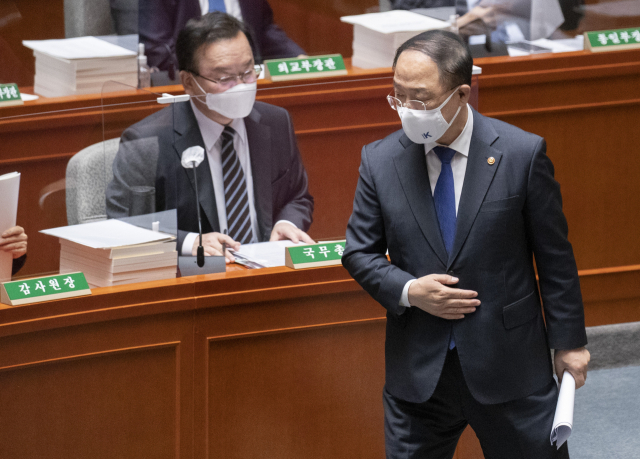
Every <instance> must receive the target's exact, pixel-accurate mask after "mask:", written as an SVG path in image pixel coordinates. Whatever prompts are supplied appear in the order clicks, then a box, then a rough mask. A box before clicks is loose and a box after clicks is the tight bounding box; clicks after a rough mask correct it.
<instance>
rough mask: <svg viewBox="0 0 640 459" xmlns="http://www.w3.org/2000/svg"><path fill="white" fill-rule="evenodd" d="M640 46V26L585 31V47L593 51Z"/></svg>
mask: <svg viewBox="0 0 640 459" xmlns="http://www.w3.org/2000/svg"><path fill="white" fill-rule="evenodd" d="M634 48H640V27H635V28H633V29H617V30H601V31H596V32H585V33H584V49H589V50H591V51H592V52H596V53H597V52H602V51H618V50H621V49H634Z"/></svg>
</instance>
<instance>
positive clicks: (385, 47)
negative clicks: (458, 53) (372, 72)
mask: <svg viewBox="0 0 640 459" xmlns="http://www.w3.org/2000/svg"><path fill="white" fill-rule="evenodd" d="M340 20H341V21H342V22H346V23H348V24H353V56H352V58H351V64H352V65H353V66H354V67H360V68H365V69H366V68H378V67H391V65H392V64H393V58H394V56H395V53H396V50H397V49H398V47H400V45H402V44H403V43H404V42H405V41H407V40H408V39H409V38H411V37H413V36H415V35H418V34H419V33H421V32H425V31H427V30H431V29H445V28H447V27H449V23H447V22H445V21H440V20H438V19H434V18H430V17H428V16H424V15H422V14H418V13H412V12H411V11H405V10H392V11H385V12H384V13H370V14H360V15H357V16H343V17H341V18H340Z"/></svg>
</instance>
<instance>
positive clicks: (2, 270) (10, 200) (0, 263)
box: [0, 172, 20, 282]
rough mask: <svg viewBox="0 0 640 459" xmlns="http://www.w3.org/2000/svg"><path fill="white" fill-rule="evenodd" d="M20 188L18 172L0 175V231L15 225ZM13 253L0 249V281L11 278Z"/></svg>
mask: <svg viewBox="0 0 640 459" xmlns="http://www.w3.org/2000/svg"><path fill="white" fill-rule="evenodd" d="M19 189H20V173H18V172H12V173H10V174H5V175H2V176H0V196H2V205H0V233H2V232H4V231H6V230H8V229H9V228H11V227H13V226H16V216H17V213H18V191H19ZM12 266H13V254H12V253H11V252H4V251H0V282H6V281H10V280H11V268H12Z"/></svg>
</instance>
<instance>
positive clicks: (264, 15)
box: [138, 0, 304, 78]
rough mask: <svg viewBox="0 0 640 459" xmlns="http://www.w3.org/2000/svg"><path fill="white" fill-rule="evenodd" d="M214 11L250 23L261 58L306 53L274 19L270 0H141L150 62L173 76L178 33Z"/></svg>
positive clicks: (141, 29)
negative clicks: (189, 21)
mask: <svg viewBox="0 0 640 459" xmlns="http://www.w3.org/2000/svg"><path fill="white" fill-rule="evenodd" d="M212 11H222V12H226V13H229V14H230V15H231V16H233V17H235V18H236V19H238V20H240V21H243V22H244V23H245V24H246V25H247V26H248V27H249V29H250V30H251V32H252V33H253V38H254V40H255V42H254V45H255V48H254V54H255V55H256V56H259V60H258V62H262V59H275V58H282V57H296V56H299V55H301V54H304V50H303V49H302V48H301V47H300V46H298V45H297V44H296V43H295V42H294V41H293V40H291V38H289V37H288V36H287V34H286V33H285V32H284V31H283V30H282V29H281V28H280V27H278V25H277V24H275V23H274V22H273V11H272V10H271V6H270V5H269V2H268V1H267V0H224V1H223V0H140V1H139V15H138V21H139V27H138V31H139V35H140V42H141V43H144V46H145V53H146V55H147V58H148V62H149V65H150V66H151V67H158V68H159V69H160V70H167V71H169V74H170V77H171V78H173V71H174V66H175V65H176V53H177V50H176V43H177V37H178V33H179V32H180V30H182V29H183V28H184V26H185V24H186V23H187V21H188V20H189V19H192V18H198V17H200V16H202V15H204V14H206V13H208V12H212Z"/></svg>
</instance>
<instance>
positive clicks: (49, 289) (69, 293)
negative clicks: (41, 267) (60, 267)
mask: <svg viewBox="0 0 640 459" xmlns="http://www.w3.org/2000/svg"><path fill="white" fill-rule="evenodd" d="M0 294H1V296H2V298H1V300H2V303H4V304H9V305H11V306H19V305H22V304H29V303H39V302H41V301H49V300H58V299H60V298H70V297H73V296H83V295H91V289H89V284H88V283H87V280H86V279H85V278H84V274H82V273H71V274H59V275H56V276H46V277H36V278H33V279H24V280H19V281H12V282H4V283H3V284H2V289H1V291H0Z"/></svg>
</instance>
